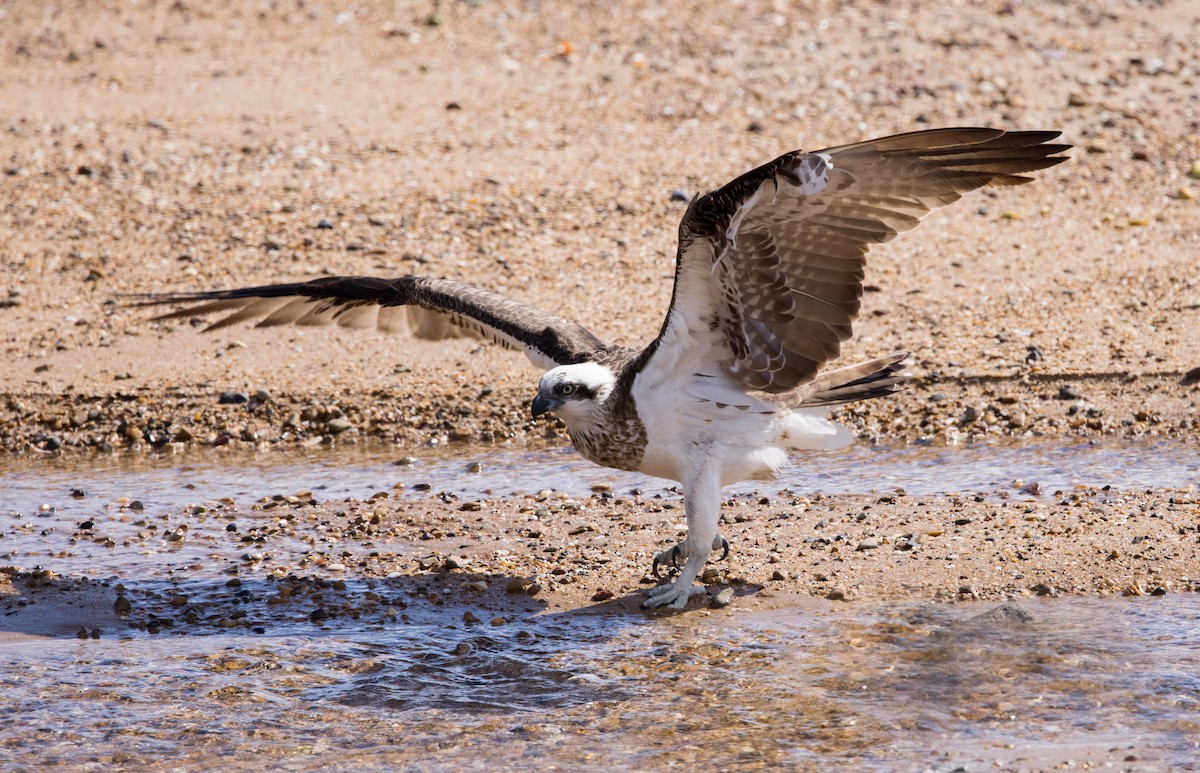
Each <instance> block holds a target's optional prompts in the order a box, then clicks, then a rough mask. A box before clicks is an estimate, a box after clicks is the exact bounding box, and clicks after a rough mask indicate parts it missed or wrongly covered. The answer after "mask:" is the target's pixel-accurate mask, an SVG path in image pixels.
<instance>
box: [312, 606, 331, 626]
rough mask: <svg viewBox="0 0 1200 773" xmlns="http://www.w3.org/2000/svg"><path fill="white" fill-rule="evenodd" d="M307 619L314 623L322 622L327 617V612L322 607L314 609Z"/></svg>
mask: <svg viewBox="0 0 1200 773" xmlns="http://www.w3.org/2000/svg"><path fill="white" fill-rule="evenodd" d="M308 619H309V620H311V621H312V622H314V623H322V622H324V621H326V620H328V619H329V613H328V612H326V611H325V610H324V609H314V610H313V611H312V614H310V615H309V616H308Z"/></svg>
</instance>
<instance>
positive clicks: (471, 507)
mask: <svg viewBox="0 0 1200 773" xmlns="http://www.w3.org/2000/svg"><path fill="white" fill-rule="evenodd" d="M458 509H459V510H466V511H467V512H474V511H476V510H482V509H483V505H482V504H481V503H479V502H463V503H462V504H461V505H459V506H458Z"/></svg>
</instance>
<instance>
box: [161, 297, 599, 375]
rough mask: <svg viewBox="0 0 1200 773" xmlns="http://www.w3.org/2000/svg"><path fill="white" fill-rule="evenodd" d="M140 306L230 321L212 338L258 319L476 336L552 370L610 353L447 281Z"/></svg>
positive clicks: (585, 337)
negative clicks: (163, 307) (169, 306)
mask: <svg viewBox="0 0 1200 773" xmlns="http://www.w3.org/2000/svg"><path fill="white" fill-rule="evenodd" d="M137 297H138V299H139V305H142V306H157V305H163V304H172V305H175V304H184V308H181V309H178V310H176V311H172V312H169V313H167V314H163V315H161V316H159V317H156V319H160V320H162V319H175V318H186V317H199V316H204V315H208V314H214V313H223V314H225V316H223V317H221V318H219V319H218V320H217V321H215V322H213V323H212V324H211V325H209V326H208V327H207V328H205V329H206V330H215V329H218V328H222V327H227V326H229V325H234V324H237V323H239V322H244V321H249V320H254V319H258V320H259V322H258V326H259V327H270V326H274V325H330V324H336V325H340V326H343V327H351V328H367V327H375V328H377V329H379V330H382V331H385V332H390V333H399V334H407V335H412V336H413V337H415V338H425V339H430V340H440V339H443V338H455V337H463V336H471V337H475V338H480V339H483V340H485V341H489V342H491V343H495V344H499V345H500V346H503V347H505V348H508V349H517V350H520V351H524V352H525V354H526V356H528V357H529V359H530V361H532V362H533V363H534V364H535V365H537V366H538V367H540V368H543V369H550V368H553V367H555V366H556V365H567V364H572V363H577V362H585V361H589V360H592V359H595V357H596V355H597V354H598V353H599V352H602V351H605V350H606V348H607V347H605V346H604V344H603V342H602V341H600V339H598V338H596V336H594V335H592V334H591V333H590V332H588V331H587V330H586V329H584V328H583V327H581V326H580V325H578V324H576V323H574V322H572V321H570V320H567V319H563V318H562V317H558V316H555V315H553V314H550V313H549V312H546V311H543V310H541V309H539V308H536V307H534V306H529V305H527V304H524V303H520V302H519V301H515V300H513V299H511V298H509V297H507V296H504V295H501V294H499V293H494V292H491V291H489V290H483V289H480V288H478V287H472V286H471V285H467V284H463V283H461V282H455V281H453V280H449V279H431V278H428V277H416V276H407V277H401V278H399V279H381V278H377V277H365V276H335V277H325V278H322V279H314V280H312V281H310V282H297V283H293V284H277V285H263V286H260V287H244V288H239V289H236V290H214V291H209V292H195V293H172V294H152V295H141V296H137Z"/></svg>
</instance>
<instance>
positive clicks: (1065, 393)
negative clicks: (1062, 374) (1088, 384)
mask: <svg viewBox="0 0 1200 773" xmlns="http://www.w3.org/2000/svg"><path fill="white" fill-rule="evenodd" d="M1081 397H1083V395H1082V394H1081V393H1080V391H1079V390H1078V389H1076V388H1075V387H1074V386H1072V385H1070V384H1063V385H1062V386H1060V387H1059V388H1058V399H1059V400H1078V399H1080V398H1081Z"/></svg>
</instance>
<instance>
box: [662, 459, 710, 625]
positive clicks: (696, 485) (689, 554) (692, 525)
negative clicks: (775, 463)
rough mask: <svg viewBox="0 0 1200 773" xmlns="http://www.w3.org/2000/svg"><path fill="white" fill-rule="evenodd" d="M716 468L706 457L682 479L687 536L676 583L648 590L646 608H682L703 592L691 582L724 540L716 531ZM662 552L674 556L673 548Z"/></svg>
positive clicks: (682, 549)
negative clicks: (714, 549)
mask: <svg viewBox="0 0 1200 773" xmlns="http://www.w3.org/2000/svg"><path fill="white" fill-rule="evenodd" d="M715 467H716V464H715V460H713V459H710V458H705V459H704V460H703V461H702V462H701V463H700V464H699V465H697V468H696V469H694V470H693V471H692V473H691V474H690V475H688V476H687V479H686V480H684V481H683V508H684V512H686V513H687V529H688V533H687V539H685V540H684V541H683V542H682V543H681V544H682V546H683V547H682V548H681V549H680V553H682V554H684V555H685V556H686V559H685V561H684V564H683V569H681V570H680V571H679V576H678V577H676V578H675V582H669V583H664V584H662V585H659V586H657V587H655V588H652V589H651V590H650V596H649V597H648V598H647V599H646V600H645V601H644V602H642V606H643V607H644V608H646V609H653V608H655V607H671V608H672V609H683V608H684V607H685V606H687V602H688V599H689V598H691V597H692V596H695V595H697V594H699V593H703V592H704V586H703V585H693V584H692V583H694V582H695V581H696V578H697V577H699V576H700V570H701V569H702V568H704V563H705V562H706V561H707V560H708V555H709V553H711V552H712V551H713V548H714V547H716V546H719V545H721V544H722V542H724V540H722V539H721V538H720V536H719V535H718V534H717V519H718V517H719V516H720V513H721V481H720V478H719V477H718V473H717V470H716V469H715ZM726 544H727V543H726ZM676 547H678V546H676ZM664 552H668V553H670V554H671V556H673V555H674V549H672V550H671V551H664ZM662 556H663V554H662V553H660V554H659V555H657V556H655V557H654V558H655V563H656V564H657V563H658V561H659V560H660V559H661V558H662ZM668 557H670V556H668Z"/></svg>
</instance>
